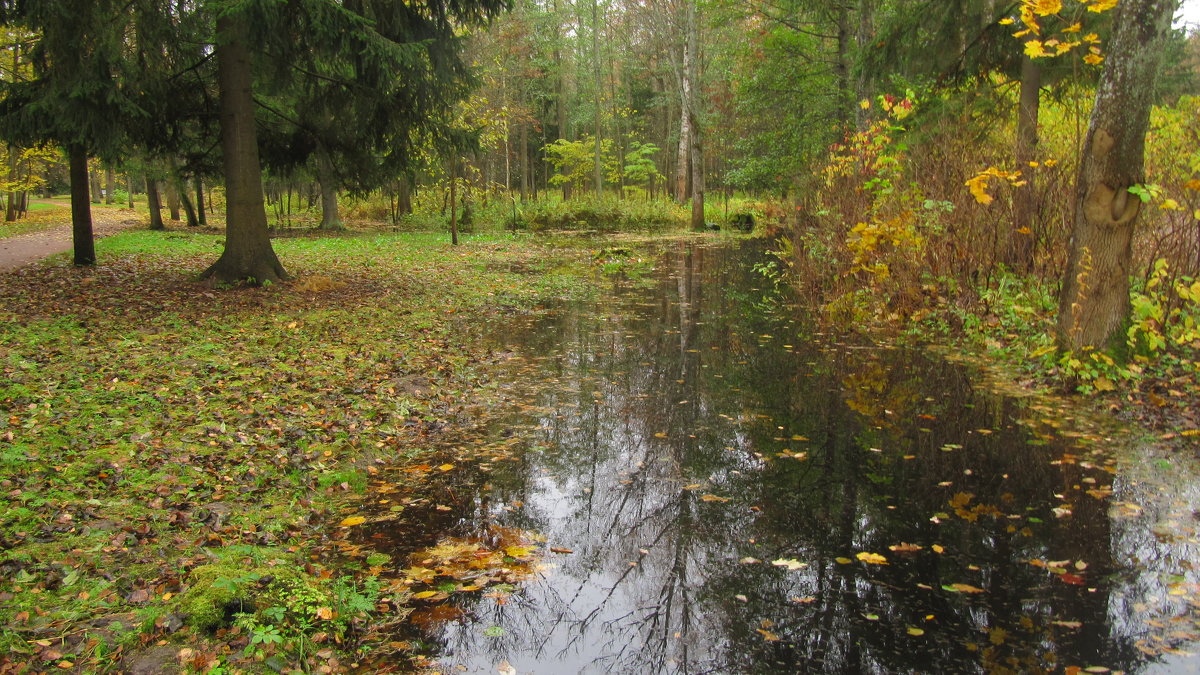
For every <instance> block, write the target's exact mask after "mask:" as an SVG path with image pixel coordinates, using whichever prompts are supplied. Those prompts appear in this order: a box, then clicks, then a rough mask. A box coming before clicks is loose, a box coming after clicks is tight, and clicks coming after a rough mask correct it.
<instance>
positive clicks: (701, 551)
mask: <svg viewBox="0 0 1200 675" xmlns="http://www.w3.org/2000/svg"><path fill="white" fill-rule="evenodd" d="M667 269H669V271H670V276H669V277H667V278H665V279H663V280H662V282H661V286H660V288H659V289H657V290H656V291H654V292H650V293H648V294H644V295H638V294H628V295H624V296H621V297H619V298H614V299H611V300H610V301H609V303H610V304H608V305H606V306H602V307H600V308H598V311H596V312H594V313H588V314H585V315H582V316H580V315H572V314H568V313H564V314H561V315H558V316H557V317H556V318H554V319H551V320H547V321H546V322H545V323H543V324H542V325H540V326H539V327H538V329H537V330H535V331H532V334H531V336H530V340H531V342H527V343H526V344H525V345H524V347H523V350H524V351H526V353H541V354H546V355H547V356H544V357H542V358H540V359H537V360H535V361H534V362H532V364H531V365H530V368H531V369H533V370H535V371H537V372H539V373H541V375H542V377H544V378H548V379H551V380H553V386H552V387H550V388H548V389H547V391H546V392H545V393H544V394H543V395H542V396H541V397H540V400H539V401H538V405H539V406H540V407H539V411H540V412H538V413H537V415H536V421H535V424H534V430H533V431H532V433H531V432H529V431H522V432H520V433H525V434H527V435H529V436H530V442H531V443H532V444H533V445H535V446H546V447H548V448H549V450H547V451H546V452H544V453H541V452H533V453H530V454H528V455H527V456H526V457H525V458H524V460H523V461H522V462H520V463H515V464H514V463H506V466H507V469H506V470H504V471H500V470H498V471H497V474H496V475H495V480H494V489H493V490H492V491H491V492H485V496H484V497H483V498H482V500H481V502H480V505H481V509H483V510H485V511H487V512H488V514H487V515H488V516H489V517H491V518H495V519H500V520H503V521H505V522H509V523H511V524H513V525H515V526H517V527H522V528H525V529H531V530H535V531H540V532H543V533H544V534H546V535H547V536H548V537H549V540H550V545H555V546H565V547H569V548H572V549H574V551H575V553H574V554H572V555H570V556H567V557H563V558H561V559H560V561H559V564H560V565H561V567H560V569H557V570H554V571H552V572H550V573H549V574H548V576H547V577H546V578H544V579H543V580H541V581H539V582H536V583H533V584H531V585H530V586H528V587H527V588H525V589H523V590H521V591H520V592H518V593H517V594H516V595H515V596H513V598H511V599H510V600H509V602H508V603H507V604H503V605H499V604H495V603H493V602H491V601H489V600H483V601H480V602H477V603H475V605H474V607H473V609H474V611H475V612H476V615H477V621H476V622H475V623H474V624H469V625H464V626H458V627H455V628H451V629H450V630H448V631H447V633H446V635H445V639H446V642H447V647H448V649H450V650H451V651H452V653H453V655H452V656H451V658H452V659H453V660H455V661H462V662H464V663H469V664H472V665H473V667H477V668H479V669H483V668H486V667H489V666H490V664H494V663H496V662H498V661H500V660H501V659H504V658H508V659H510V660H511V661H512V662H513V664H514V665H515V666H517V668H518V670H519V671H524V670H534V671H540V672H545V671H546V670H548V669H553V670H554V672H567V671H571V670H577V671H592V672H599V671H604V672H673V671H678V672H708V671H718V672H767V671H779V670H781V669H782V670H788V669H791V670H825V671H831V672H832V671H841V672H864V671H870V672H878V671H887V672H892V671H898V672H903V671H929V670H938V671H943V672H944V671H947V670H949V671H962V672H971V671H978V670H986V671H989V672H991V671H995V672H1004V671H1006V670H1007V671H1012V672H1029V671H1036V670H1040V669H1052V668H1054V667H1056V666H1059V665H1068V664H1073V663H1078V664H1079V665H1088V664H1090V663H1103V664H1104V665H1107V666H1109V667H1124V668H1129V667H1132V666H1134V665H1136V663H1137V659H1138V653H1137V652H1135V651H1134V649H1133V638H1134V637H1136V636H1137V635H1139V633H1138V632H1137V631H1136V630H1135V628H1134V627H1131V626H1128V625H1126V623H1125V622H1124V621H1123V620H1122V619H1121V617H1120V616H1114V615H1112V612H1110V610H1109V606H1110V603H1112V602H1114V596H1113V588H1114V585H1119V584H1120V583H1121V582H1120V581H1119V579H1120V574H1121V573H1122V572H1121V569H1119V566H1118V564H1117V562H1115V561H1114V560H1113V556H1112V555H1111V554H1110V551H1111V550H1123V551H1130V550H1133V551H1143V550H1145V551H1151V550H1154V547H1153V546H1150V542H1147V541H1139V542H1135V543H1132V544H1131V545H1132V546H1133V548H1126V547H1125V546H1124V545H1120V547H1119V548H1116V549H1114V548H1113V547H1114V546H1117V545H1119V543H1120V541H1130V540H1131V537H1132V536H1133V535H1132V534H1131V533H1130V532H1122V533H1121V534H1120V535H1119V539H1118V540H1114V537H1113V534H1112V533H1111V532H1110V528H1111V527H1112V525H1111V523H1112V521H1111V520H1110V518H1109V517H1108V516H1107V513H1106V510H1107V509H1108V507H1109V504H1110V501H1109V500H1107V499H1104V498H1099V497H1095V496H1092V495H1090V494H1089V493H1088V490H1094V491H1096V494H1100V495H1103V493H1104V492H1105V491H1106V490H1108V489H1110V487H1111V486H1112V477H1111V474H1110V473H1108V472H1107V471H1105V470H1103V467H1102V466H1098V464H1100V462H1101V460H1099V459H1096V458H1091V457H1090V456H1089V455H1088V451H1087V450H1086V449H1072V448H1071V447H1068V445H1067V444H1066V443H1065V442H1064V441H1061V440H1057V439H1052V440H1051V441H1050V442H1049V443H1047V444H1045V445H1030V444H1029V443H1028V442H1027V441H1028V439H1029V437H1030V431H1029V430H1027V429H1025V428H1023V427H1019V426H1016V425H1014V424H1013V423H1012V422H1011V421H1010V420H1012V419H1014V417H1015V415H1016V414H1017V413H1018V412H1019V410H1018V408H1017V406H1016V405H1015V404H1014V403H1012V402H1011V401H1004V400H1001V399H996V398H994V397H991V396H988V395H982V394H979V393H978V392H976V391H975V390H974V389H972V387H971V386H970V383H969V382H968V380H967V379H966V378H965V376H964V375H963V374H962V373H960V372H958V371H956V370H951V369H948V368H946V367H945V365H944V364H938V363H933V362H929V361H926V360H925V359H924V358H922V357H920V356H917V355H914V354H911V353H903V352H893V351H880V350H877V349H857V348H854V347H853V346H847V345H837V346H831V347H827V348H823V352H824V353H820V352H819V351H818V350H819V349H822V348H821V347H820V346H819V345H817V344H815V343H814V344H810V345H807V346H800V345H797V346H796V347H792V348H786V347H782V346H781V345H780V343H781V341H782V337H781V336H782V335H792V336H795V335H797V334H802V333H803V329H802V328H798V327H797V326H795V325H793V324H791V323H790V322H787V323H783V320H782V319H779V318H775V317H768V316H764V315H763V314H762V313H761V312H759V311H757V310H756V309H754V299H755V296H756V295H761V292H759V291H752V290H749V289H750V288H751V287H752V285H753V283H754V282H753V280H749V281H748V280H747V275H748V274H749V272H748V270H749V265H747V264H743V263H742V262H741V261H739V260H738V259H737V258H736V257H734V256H727V255H722V254H721V253H719V252H714V251H711V250H707V249H704V248H696V249H690V250H688V251H687V252H685V253H683V254H681V255H679V256H676V257H674V258H672V259H670V261H669V263H668V267H667ZM776 333H778V335H776ZM792 339H796V338H795V337H793V338H792ZM533 340H539V341H543V342H542V344H533V343H532V341H533ZM929 392H934V393H933V394H930V393H929ZM981 430H982V431H981ZM793 437H803V439H806V440H801V439H796V438H793ZM785 449H787V450H789V451H791V454H797V453H806V455H804V456H805V457H806V459H803V460H797V459H794V458H790V457H779V456H778V454H779V453H780V452H782V451H783V450H785ZM1052 462H1054V463H1053V464H1052ZM697 485H699V487H694V486H697ZM956 495H957V496H956ZM1055 495H1061V497H1056V496H1055ZM706 496H708V499H710V500H711V499H714V498H718V497H719V498H721V499H729V500H731V501H729V502H727V503H725V502H721V501H706ZM952 501H954V502H955V503H954V504H953V505H952V504H951V502H952ZM517 504H519V505H520V507H519V508H514V505H517ZM1056 508H1057V509H1059V510H1060V511H1059V513H1057V514H1056V512H1055V510H1054V509H1056ZM508 509H512V510H511V511H510V510H508ZM1067 511H1069V512H1070V513H1069V514H1067V513H1066V512H1067ZM1060 516H1061V517H1060ZM1130 530H1131V531H1133V530H1138V528H1136V527H1134V528H1130ZM1139 531H1140V530H1139ZM901 542H912V543H917V544H920V545H922V546H923V547H924V548H923V549H922V550H920V551H918V552H916V553H914V554H912V555H909V556H904V555H900V554H895V553H892V552H891V551H890V550H889V548H888V547H889V546H892V545H897V544H900V543H901ZM933 544H938V545H940V546H943V547H944V548H945V551H944V553H941V554H938V553H934V552H933V551H932V550H931V548H930V547H931V546H932V545H933ZM643 551H644V552H643ZM863 551H869V552H877V553H881V554H884V555H886V556H887V557H888V558H889V562H890V564H888V565H867V564H863V563H860V562H858V561H857V560H854V557H855V554H856V553H858V552H863ZM746 556H752V557H753V558H756V559H758V560H761V561H764V562H761V563H757V564H739V563H738V561H739V559H742V558H744V557H746ZM839 557H840V558H849V559H851V560H853V562H851V563H850V564H839V563H836V562H834V561H835V559H836V558H839ZM775 558H794V559H798V560H801V561H804V562H806V563H808V567H806V568H804V569H802V570H798V571H787V570H784V569H782V568H780V567H777V566H772V565H770V564H769V561H771V560H773V559H775ZM1031 560H1036V561H1043V562H1052V561H1063V560H1066V561H1070V562H1071V564H1072V567H1071V568H1070V569H1069V570H1067V571H1065V572H1060V573H1057V574H1052V573H1050V572H1047V570H1046V566H1040V567H1039V566H1035V565H1032V564H1030V562H1029V561H1031ZM1074 561H1085V562H1086V568H1078V567H1075V566H1073V563H1074ZM952 584H966V585H968V586H969V587H977V588H980V589H983V591H984V592H983V593H978V594H974V593H954V592H950V591H947V590H944V589H943V588H942V587H943V586H944V585H946V586H949V585H952ZM1125 585H1126V586H1128V585H1129V583H1128V582H1125ZM1135 590H1136V589H1135ZM1135 590H1128V589H1127V590H1126V591H1124V594H1125V595H1123V596H1122V597H1126V598H1130V597H1134V596H1136V597H1142V596H1143V595H1144V593H1142V594H1140V595H1139V594H1138V593H1136V592H1135ZM739 596H742V597H739ZM1056 622H1057V623H1056ZM1076 624H1077V625H1076ZM490 625H497V626H502V627H503V628H504V634H503V635H501V636H499V637H490V638H489V637H484V636H482V634H481V630H482V627H486V626H490ZM910 629H916V630H915V632H917V633H921V634H919V635H914V634H912V631H910ZM770 638H778V639H770Z"/></svg>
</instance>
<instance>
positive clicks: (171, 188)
mask: <svg viewBox="0 0 1200 675" xmlns="http://www.w3.org/2000/svg"><path fill="white" fill-rule="evenodd" d="M175 180H176V179H175V178H174V177H172V178H170V179H168V180H167V181H166V182H165V185H166V188H167V213H169V214H170V215H171V220H172V221H175V222H178V221H179V186H178V185H177V184H176V183H175Z"/></svg>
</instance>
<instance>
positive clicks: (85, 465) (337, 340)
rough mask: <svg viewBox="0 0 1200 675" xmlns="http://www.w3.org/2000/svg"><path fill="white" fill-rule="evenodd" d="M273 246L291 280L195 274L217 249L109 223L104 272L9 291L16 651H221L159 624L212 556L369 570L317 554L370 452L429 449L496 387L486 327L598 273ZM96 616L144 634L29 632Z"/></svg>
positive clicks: (507, 259) (373, 240) (2, 502)
mask: <svg viewBox="0 0 1200 675" xmlns="http://www.w3.org/2000/svg"><path fill="white" fill-rule="evenodd" d="M275 245H276V249H277V251H278V253H279V255H280V258H281V259H282V260H283V262H284V264H285V266H286V267H287V268H288V270H289V271H290V272H291V273H292V274H293V275H294V276H295V277H296V278H295V280H294V281H290V282H287V283H282V284H275V285H272V286H269V287H266V288H236V289H228V290H214V289H210V288H209V287H207V286H205V285H203V284H200V283H198V282H196V281H195V279H196V275H197V274H198V273H199V272H200V271H201V270H203V269H204V268H205V267H206V266H207V265H208V264H209V263H211V262H212V261H213V260H215V258H216V256H217V255H219V253H220V250H221V246H222V240H221V238H219V237H215V236H211V235H204V234H193V233H189V232H186V231H178V230H176V231H170V232H166V233H162V232H149V231H142V230H139V231H127V232H124V233H121V234H118V235H115V236H112V237H108V238H105V239H102V240H100V241H98V242H97V253H98V258H99V260H100V265H98V266H97V267H96V268H94V269H82V270H80V269H75V268H73V267H71V266H70V265H69V261H67V260H66V259H65V258H64V259H57V260H55V261H51V262H50V263H49V264H47V265H45V266H43V267H41V268H38V269H37V270H36V271H35V272H34V273H33V274H28V275H23V276H21V277H12V278H8V279H6V280H5V282H6V283H5V284H4V285H3V288H0V298H2V300H3V306H4V307H6V308H8V311H6V312H4V313H0V368H3V372H4V377H3V378H2V381H3V384H2V385H0V406H2V408H3V410H2V413H3V414H2V415H0V439H2V440H3V442H0V477H2V482H0V486H2V487H3V490H0V544H2V545H0V594H3V595H4V597H5V598H6V600H5V601H4V602H0V653H3V654H9V655H11V656H9V658H10V659H12V661H13V662H14V663H18V664H19V663H25V662H29V663H31V664H39V667H45V666H46V665H54V662H55V661H57V660H61V661H69V662H71V663H74V664H76V666H78V667H81V668H84V669H85V670H105V669H112V668H115V667H116V665H115V664H114V663H113V662H112V661H111V660H110V659H111V654H112V653H113V649H114V644H124V645H129V646H130V647H131V648H132V647H133V646H136V645H135V643H136V644H142V643H143V642H145V641H146V640H158V639H170V640H173V641H176V642H178V643H179V644H181V645H183V644H192V645H202V644H209V643H210V642H211V641H212V640H213V639H214V638H213V636H211V635H209V634H207V633H205V632H203V631H200V630H199V629H195V628H187V627H185V628H184V629H183V630H182V631H179V632H177V633H173V634H172V633H167V632H165V631H164V629H163V628H162V626H161V625H160V626H156V625H155V620H156V619H161V617H165V616H169V615H171V614H172V612H177V611H179V607H178V602H179V601H178V599H177V598H178V597H179V596H180V595H181V594H185V593H187V592H188V589H189V588H191V587H192V586H193V585H194V583H196V582H195V580H194V579H192V578H191V577H190V576H189V573H188V570H190V569H192V568H193V567H195V566H196V565H197V564H199V563H200V562H202V561H205V560H207V559H208V558H209V555H210V554H211V553H213V552H219V551H227V552H228V551H231V552H230V553H226V554H223V555H225V556H226V557H231V559H232V560H235V561H236V560H238V559H240V558H239V556H238V554H237V551H238V550H239V549H236V548H235V547H239V546H250V547H255V550H256V551H258V552H259V554H261V553H262V552H263V551H266V554H265V555H266V556H267V557H268V558H270V557H271V556H274V557H276V558H278V559H281V560H283V559H287V560H297V559H311V556H317V558H318V559H319V560H323V561H326V563H325V565H326V566H328V567H330V568H331V569H330V572H329V573H330V574H331V575H332V577H331V578H333V579H335V580H336V579H340V578H345V579H347V580H349V579H351V578H353V577H355V576H356V575H360V574H361V572H359V571H355V570H356V569H357V568H355V567H354V566H351V567H349V568H344V569H343V568H341V567H338V566H337V565H335V564H334V562H333V561H334V560H336V559H338V558H337V556H335V555H331V554H329V553H328V552H324V553H321V552H320V551H322V550H323V548H322V547H327V546H328V545H329V535H330V530H331V529H333V526H334V525H336V523H337V521H338V520H339V519H340V517H341V516H339V515H338V513H339V510H340V509H341V508H343V504H344V503H345V500H346V499H347V498H349V497H352V496H353V495H355V494H361V493H363V492H364V491H366V490H367V489H368V485H369V481H370V479H371V476H370V473H369V472H368V471H367V468H368V467H372V466H374V459H375V458H385V459H388V460H393V459H394V458H400V457H403V458H411V459H412V460H413V461H418V460H419V458H420V456H421V453H422V452H423V451H424V449H426V448H428V447H430V445H429V434H434V433H435V430H436V429H438V428H441V427H443V426H444V425H446V424H447V423H448V422H449V421H450V420H452V419H453V416H454V414H455V413H454V410H455V407H456V406H457V405H460V404H461V403H463V402H466V401H468V400H471V401H473V402H478V401H486V400H487V396H488V393H487V390H486V389H481V388H480V386H479V385H478V384H477V383H478V382H480V381H481V377H480V376H481V370H480V369H481V368H484V367H485V366H486V363H487V354H486V352H485V351H483V350H482V347H481V345H480V344H479V343H478V342H477V338H475V337H473V334H475V333H477V331H475V330H474V329H473V327H474V326H478V325H480V324H481V323H482V322H485V321H502V320H503V316H502V315H503V314H504V313H505V312H511V311H517V310H519V311H524V310H525V309H528V308H532V307H536V306H538V305H541V304H543V303H545V302H547V301H548V300H550V299H551V298H554V297H578V296H580V295H582V294H586V293H588V292H589V289H591V288H594V286H595V284H594V282H593V279H599V278H601V277H599V275H600V272H599V271H595V270H596V266H594V265H593V264H592V261H591V256H590V253H589V252H588V251H587V250H585V249H583V248H579V247H576V246H560V245H555V246H551V245H542V244H539V243H537V242H536V241H534V240H532V239H531V238H530V237H524V236H511V235H507V234H492V235H486V236H484V235H479V236H472V237H467V238H466V239H465V243H464V244H463V245H462V246H459V247H452V246H450V245H449V244H448V238H447V237H446V236H445V235H442V234H430V233H415V234H364V235H360V236H339V237H335V238H328V239H323V238H290V239H280V240H277V241H276V242H275ZM531 272H533V273H531ZM418 441H419V442H418ZM368 553H369V550H368V551H365V552H363V553H362V555H364V556H365V555H367V554H368ZM256 555H257V554H256ZM223 559H224V558H223ZM318 567H320V566H318ZM319 571H320V570H319V569H317V570H315V571H314V574H316V573H318V572H319ZM67 580H69V581H70V582H69V583H68V582H67ZM312 583H317V582H316V581H313V582H312ZM321 583H325V582H321ZM347 583H349V581H347ZM103 617H121V618H122V619H123V621H124V622H125V623H127V624H129V625H130V626H132V627H131V628H130V629H129V630H126V631H123V632H121V634H120V635H119V636H115V637H114V636H108V637H106V638H105V640H101V641H99V642H95V641H78V640H76V641H72V640H67V641H57V642H55V643H54V645H55V646H54V650H56V653H60V654H61V657H60V658H59V659H47V658H46V656H45V655H46V653H47V649H49V648H47V647H46V646H45V645H42V644H40V643H38V642H36V640H38V639H41V636H44V635H46V634H47V633H48V632H53V633H54V634H55V635H60V634H68V633H69V634H76V633H78V632H79V631H83V630H84V629H85V627H86V626H87V625H89V622H92V621H95V620H97V619H100V618H103ZM160 624H161V621H160ZM264 630H265V629H264ZM109 637H111V638H112V639H109ZM230 639H234V638H233V637H231V638H230ZM297 639H301V640H302V639H303V636H300V637H299V638H297ZM114 641H115V642H114ZM197 648H199V647H197ZM279 649H280V650H283V647H282V646H280V647H279ZM280 654H283V655H284V656H286V657H287V658H291V657H290V656H287V654H290V652H287V653H285V651H281V652H280ZM229 658H233V657H229ZM235 660H236V659H235ZM0 663H2V661H0ZM251 665H252V664H251ZM239 667H250V666H239Z"/></svg>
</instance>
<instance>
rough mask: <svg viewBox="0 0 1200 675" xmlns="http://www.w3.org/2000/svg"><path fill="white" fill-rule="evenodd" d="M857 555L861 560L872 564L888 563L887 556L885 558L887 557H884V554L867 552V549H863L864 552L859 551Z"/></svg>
mask: <svg viewBox="0 0 1200 675" xmlns="http://www.w3.org/2000/svg"><path fill="white" fill-rule="evenodd" d="M856 557H857V558H858V559H859V560H861V561H863V562H865V563H870V564H872V565H886V564H888V561H887V558H885V557H883V556H881V555H879V554H878V553H869V552H867V551H862V552H861V553H859V554H858V555H857V556H856Z"/></svg>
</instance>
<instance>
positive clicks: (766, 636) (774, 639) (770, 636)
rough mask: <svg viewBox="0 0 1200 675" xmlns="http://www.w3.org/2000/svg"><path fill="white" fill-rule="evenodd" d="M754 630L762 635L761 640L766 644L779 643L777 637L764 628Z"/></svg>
mask: <svg viewBox="0 0 1200 675" xmlns="http://www.w3.org/2000/svg"><path fill="white" fill-rule="evenodd" d="M755 630H757V631H758V632H759V633H760V634H762V636H763V639H764V640H766V641H767V642H778V641H779V636H778V635H776V634H774V633H772V632H771V631H769V630H766V629H764V628H756V629H755Z"/></svg>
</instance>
